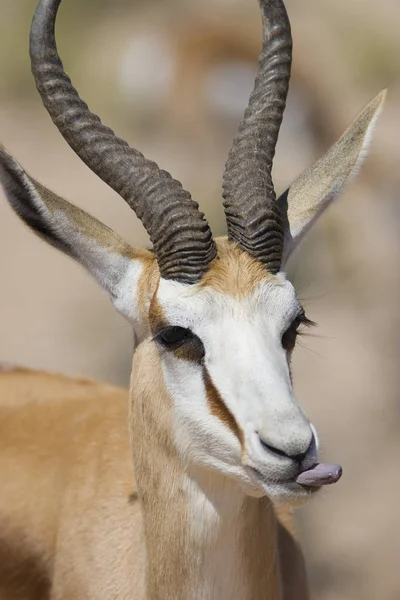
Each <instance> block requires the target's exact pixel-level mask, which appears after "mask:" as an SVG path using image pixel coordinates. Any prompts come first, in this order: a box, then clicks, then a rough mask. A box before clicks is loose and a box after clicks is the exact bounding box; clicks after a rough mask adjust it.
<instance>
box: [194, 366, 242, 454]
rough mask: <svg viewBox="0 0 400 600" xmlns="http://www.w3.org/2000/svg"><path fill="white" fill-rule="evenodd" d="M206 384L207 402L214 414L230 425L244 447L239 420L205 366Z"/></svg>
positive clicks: (227, 425)
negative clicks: (222, 396)
mask: <svg viewBox="0 0 400 600" xmlns="http://www.w3.org/2000/svg"><path fill="white" fill-rule="evenodd" d="M203 373H204V375H203V377H204V385H205V386H206V394H207V403H208V406H209V409H210V412H211V414H212V415H214V416H215V417H217V419H219V420H220V421H222V423H223V424H224V425H226V427H228V428H229V429H230V430H231V431H232V433H233V434H234V435H235V436H236V437H237V438H238V440H239V442H240V445H241V447H242V448H243V447H244V436H243V431H242V430H241V429H240V427H239V425H238V424H237V421H236V419H235V417H234V416H233V414H232V413H231V411H230V410H229V408H228V407H227V406H226V404H225V402H224V401H223V399H222V398H221V395H220V393H219V391H218V390H217V388H216V387H215V385H214V383H213V380H212V379H211V375H210V373H209V372H208V371H207V369H206V368H205V367H204V371H203Z"/></svg>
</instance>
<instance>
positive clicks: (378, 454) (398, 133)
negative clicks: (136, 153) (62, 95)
mask: <svg viewBox="0 0 400 600" xmlns="http://www.w3.org/2000/svg"><path fill="white" fill-rule="evenodd" d="M35 4H36V1H35V0H0V6H1V15H2V18H1V21H0V132H1V133H0V138H1V141H2V143H3V144H4V145H6V146H7V148H8V149H9V150H10V151H11V152H12V153H13V154H14V155H15V156H17V157H18V159H19V160H20V161H21V163H22V164H23V165H24V166H25V167H26V168H27V170H29V171H30V172H31V173H32V174H34V175H35V177H36V178H37V179H39V180H40V181H42V182H43V183H44V184H46V185H48V186H49V187H51V188H52V189H54V190H55V191H57V192H58V193H60V194H62V195H64V196H65V197H67V198H68V199H70V200H72V201H74V202H75V203H77V204H79V205H80V206H81V207H84V208H85V209H86V210H88V211H90V212H92V213H93V214H95V215H96V216H97V217H98V218H100V219H102V220H103V221H105V222H106V223H107V224H108V225H109V226H111V227H114V228H115V229H116V230H117V231H118V232H120V233H121V234H122V235H124V236H125V237H126V238H127V239H128V240H130V241H132V242H133V243H135V244H138V245H139V244H145V243H146V242H147V239H146V235H145V232H144V230H143V228H142V226H141V225H140V224H139V223H138V221H137V219H136V218H135V216H134V215H133V213H131V212H130V211H129V209H128V208H127V207H126V206H125V204H124V202H123V201H122V200H121V199H119V198H118V197H117V196H116V195H115V194H114V193H113V192H112V191H111V190H109V189H108V188H107V187H106V186H105V185H103V184H102V183H101V182H100V181H98V180H97V179H96V177H95V176H94V175H92V174H91V173H90V172H89V171H88V170H87V169H86V168H85V167H84V166H83V165H82V164H81V163H80V162H79V160H78V158H77V157H76V156H75V155H74V154H73V153H72V151H71V150H70V149H69V147H68V146H67V145H66V144H65V143H64V142H63V140H62V139H61V137H60V135H59V134H58V132H57V131H56V130H55V128H54V127H53V126H52V124H51V122H50V119H49V118H48V116H47V113H46V112H45V110H44V109H43V108H42V106H41V103H40V100H39V99H38V96H37V94H36V92H35V89H34V84H33V81H32V79H31V76H30V69H29V61H28V45H27V42H28V30H29V25H30V19H31V16H32V14H33V10H34V6H35ZM287 8H288V11H289V14H290V17H291V21H292V28H293V37H294V49H295V54H294V65H293V78H292V86H291V90H290V95H289V102H288V108H287V112H286V119H285V124H284V127H283V129H282V134H281V137H280V142H279V146H278V152H277V158H276V161H275V167H274V171H275V181H276V185H277V189H278V190H282V191H283V189H285V186H287V185H288V183H290V181H291V180H292V179H293V178H294V177H295V176H296V175H297V174H298V173H299V172H300V171H301V170H302V169H303V168H304V167H306V166H307V165H308V164H309V163H310V162H311V161H313V160H314V159H315V158H317V156H318V155H319V153H321V152H322V151H324V150H325V149H327V147H328V146H329V145H330V144H331V143H333V142H334V141H335V139H336V138H337V137H338V136H339V135H340V134H341V133H342V132H343V130H344V129H345V127H346V126H347V125H348V123H349V122H350V121H351V120H352V119H353V117H354V116H355V115H356V113H357V112H358V110H359V109H361V107H362V106H363V104H365V103H366V102H367V101H368V100H370V99H371V98H372V97H373V96H374V95H375V94H376V93H377V92H378V91H379V90H380V89H381V88H383V87H389V94H388V99H387V104H386V107H385V110H384V113H383V115H382V117H381V120H380V121H379V124H378V127H377V131H376V135H375V137H374V141H373V144H372V146H371V153H370V156H369V158H368V161H367V163H366V165H365V167H364V169H363V171H362V175H361V176H360V178H359V179H358V181H357V183H353V184H352V185H351V186H350V187H349V188H348V189H347V191H346V193H345V194H344V195H343V197H342V198H341V199H340V201H339V202H338V203H337V204H336V205H335V206H333V207H332V209H331V210H330V211H329V213H328V214H326V215H324V217H323V218H322V219H321V220H320V222H319V223H318V226H317V227H316V228H315V230H314V231H313V233H312V235H311V236H310V238H309V239H308V240H307V242H306V244H305V245H304V246H303V247H302V249H301V252H300V253H299V254H298V255H297V256H296V258H295V260H293V263H292V265H291V268H290V273H291V277H292V279H293V281H294V283H295V284H296V286H297V288H298V290H299V296H300V298H301V299H302V301H303V303H304V305H305V307H306V309H307V314H308V316H309V317H310V318H311V319H313V320H316V321H317V322H318V324H319V327H318V329H317V330H315V331H314V332H313V336H307V337H304V338H302V339H301V340H300V345H299V347H298V349H297V351H296V353H295V359H294V374H295V384H296V389H297V395H298V398H299V400H300V401H301V403H302V404H303V405H304V406H305V408H306V410H307V411H308V414H309V416H310V418H311V419H312V420H313V421H314V423H315V424H316V425H317V427H318V429H319V432H320V436H321V440H322V447H323V454H324V456H325V458H326V460H330V461H339V462H342V464H343V465H344V476H343V479H342V481H341V483H340V484H339V485H338V486H337V487H335V488H332V489H328V490H326V491H325V492H324V494H323V495H322V496H320V497H319V498H318V499H317V500H316V501H315V502H314V503H313V504H312V505H311V506H310V507H309V508H307V509H305V510H303V511H301V512H300V514H299V522H300V530H301V535H302V539H303V545H304V547H305V550H306V554H307V560H308V568H309V572H310V577H311V582H312V590H313V597H314V598H318V599H319V600H373V599H377V598H379V599H380V600H399V599H400V514H399V508H398V507H399V496H400V401H399V389H400V387H399V385H400V377H399V367H398V365H399V358H400V344H399V341H400V339H399V325H400V317H399V310H398V306H399V288H400V268H399V261H398V256H399V249H400V199H399V197H398V196H399V191H398V190H399V189H400V141H399V139H400V126H399V121H400V36H399V31H400V4H399V2H398V0H380V2H376V1H373V0H335V2H329V1H328V0H301V1H300V0H287ZM58 32H59V47H60V53H61V55H62V57H63V59H64V63H65V65H66V67H67V70H68V71H69V73H70V75H71V76H72V79H73V80H74V83H75V84H76V86H77V87H78V89H79V90H80V91H81V93H82V95H83V97H84V98H85V99H86V100H87V101H88V103H89V105H90V107H91V108H92V110H94V111H96V112H98V113H100V114H101V115H102V117H103V120H104V122H106V123H107V124H109V125H111V126H112V127H114V129H115V130H116V131H117V132H118V133H120V134H121V135H122V136H123V137H125V138H127V139H128V140H129V141H130V142H131V143H132V144H134V145H135V146H137V147H139V148H140V149H141V150H142V151H143V152H144V153H145V154H146V155H148V156H149V157H151V158H153V159H155V160H157V162H158V163H159V164H160V165H161V166H162V167H164V168H166V169H168V170H171V171H172V172H173V173H174V176H175V177H177V178H180V179H181V180H182V181H183V183H184V185H185V186H187V187H188V188H189V189H190V190H191V191H192V193H193V195H194V197H195V198H196V199H197V200H198V201H199V202H200V204H201V207H202V209H203V210H204V211H205V212H206V214H207V217H208V219H209V220H210V221H211V225H212V226H213V230H214V232H215V233H216V234H221V233H224V221H223V212H222V207H221V176H222V170H223V165H224V161H225V158H226V155H227V152H228V150H229V146H230V143H231V140H232V137H233V135H234V133H235V131H236V127H237V124H238V122H239V120H240V118H241V115H242V112H243V109H244V107H245V104H246V102H247V98H248V95H249V92H250V89H251V87H252V82H253V78H254V73H255V68H256V58H257V54H258V50H259V45H260V23H259V13H258V6H257V3H256V1H255V0H202V2H198V1H197V2H195V1H194V0H68V1H67V0H64V6H63V7H62V9H61V11H60V19H59V29H58ZM0 306H1V311H0V360H7V361H10V362H16V363H19V364H25V365H29V366H32V367H39V368H44V369H52V370H58V371H63V372H67V373H71V374H83V375H86V376H90V377H95V378H100V379H102V380H106V381H111V382H114V383H117V384H121V385H126V384H127V381H128V376H129V371H130V364H131V354H132V346H133V336H132V333H131V331H130V328H129V326H128V325H127V324H126V323H125V322H124V321H123V320H122V319H121V318H120V317H119V316H118V315H117V314H116V313H114V311H113V309H112V308H111V305H110V303H109V302H108V300H107V298H106V297H105V296H104V295H102V293H101V292H100V291H99V289H98V288H97V286H96V285H95V283H94V282H92V281H91V279H90V278H89V276H87V275H86V274H85V273H84V272H83V271H82V270H81V269H80V267H78V266H77V265H75V264H74V263H73V262H72V261H71V260H69V259H67V258H65V257H64V256H62V255H61V254H59V253H57V252H56V251H54V250H52V249H51V248H49V247H48V246H46V245H45V244H44V243H43V242H42V241H40V240H38V239H37V238H35V237H34V236H33V235H32V234H31V233H30V232H29V231H28V230H27V229H26V228H25V226H24V225H22V224H21V223H20V222H19V221H18V219H17V218H16V217H15V216H14V214H13V213H12V212H11V210H10V209H9V207H8V206H7V204H6V202H5V200H4V197H3V196H1V197H0Z"/></svg>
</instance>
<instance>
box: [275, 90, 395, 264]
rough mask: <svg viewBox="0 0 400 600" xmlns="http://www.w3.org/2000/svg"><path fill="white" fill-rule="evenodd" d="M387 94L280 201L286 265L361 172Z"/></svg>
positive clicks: (356, 120) (368, 109)
mask: <svg viewBox="0 0 400 600" xmlns="http://www.w3.org/2000/svg"><path fill="white" fill-rule="evenodd" d="M385 95H386V90H385V91H383V92H381V93H380V94H378V96H376V98H374V100H372V102H370V103H369V104H368V105H367V106H366V107H365V108H364V109H363V110H362V111H361V113H360V114H359V115H358V117H357V118H356V119H355V120H354V121H353V123H352V124H351V125H350V127H349V128H348V129H347V131H346V132H345V133H344V134H343V136H342V137H341V138H340V140H339V141H338V142H336V144H335V145H334V146H332V148H331V149H330V150H328V152H327V153H326V154H325V155H324V156H322V158H320V159H319V160H318V161H317V162H316V163H315V164H314V165H313V166H312V167H310V168H308V169H307V170H306V171H304V173H302V175H300V177H299V178H298V179H296V181H295V182H294V183H293V184H292V185H291V186H290V188H289V189H288V190H286V192H285V193H284V194H282V196H281V197H280V198H279V200H278V202H279V206H280V208H281V210H282V214H284V215H287V228H286V231H285V248H284V255H283V264H285V263H286V262H287V260H288V258H289V256H290V255H291V253H292V252H293V250H294V249H295V248H296V247H297V246H298V245H299V243H300V242H301V240H302V239H303V237H304V236H305V234H306V233H307V232H308V230H309V229H310V227H311V226H312V225H313V223H314V222H315V221H316V220H317V218H318V217H319V216H320V215H321V214H322V212H323V211H324V210H325V209H326V208H327V207H328V206H329V204H330V203H331V202H332V200H334V199H335V198H336V197H337V196H338V195H339V194H340V192H341V191H342V189H343V187H344V185H345V184H346V183H347V182H348V181H349V179H351V178H352V177H353V176H355V175H356V174H357V173H358V170H359V169H360V167H361V165H362V162H363V160H364V158H365V156H366V154H367V149H368V144H369V142H370V140H371V137H372V132H373V129H374V126H375V124H376V121H377V119H378V116H379V114H380V112H381V110H382V106H383V102H384V100H385Z"/></svg>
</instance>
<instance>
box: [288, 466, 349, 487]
mask: <svg viewBox="0 0 400 600" xmlns="http://www.w3.org/2000/svg"><path fill="white" fill-rule="evenodd" d="M341 476H342V467H341V466H340V465H329V464H327V463H319V464H318V465H315V467H313V468H312V469H309V470H308V471H303V472H302V473H300V475H298V477H297V479H296V482H297V483H299V484H300V485H306V486H309V487H320V486H321V485H330V484H331V483H336V482H337V481H339V479H340V478H341Z"/></svg>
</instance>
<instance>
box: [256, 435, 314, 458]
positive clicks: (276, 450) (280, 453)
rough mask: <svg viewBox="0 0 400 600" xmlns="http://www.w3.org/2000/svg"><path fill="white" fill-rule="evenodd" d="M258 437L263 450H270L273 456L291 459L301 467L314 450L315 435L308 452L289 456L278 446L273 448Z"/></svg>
mask: <svg viewBox="0 0 400 600" xmlns="http://www.w3.org/2000/svg"><path fill="white" fill-rule="evenodd" d="M258 437H259V440H260V444H261V446H262V447H263V448H265V449H266V450H268V452H271V453H272V454H276V455H277V456H282V457H284V458H290V459H291V460H294V461H296V462H297V463H298V464H299V465H301V463H302V462H303V461H304V459H305V458H306V456H307V453H308V452H309V450H310V449H311V448H313V446H314V444H315V440H314V434H313V435H312V438H311V442H310V445H309V446H308V448H307V450H306V451H305V452H301V453H300V454H287V453H286V452H284V451H283V450H281V449H280V448H277V447H276V446H272V445H271V444H268V443H267V442H265V441H264V440H263V439H261V437H260V436H258Z"/></svg>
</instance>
